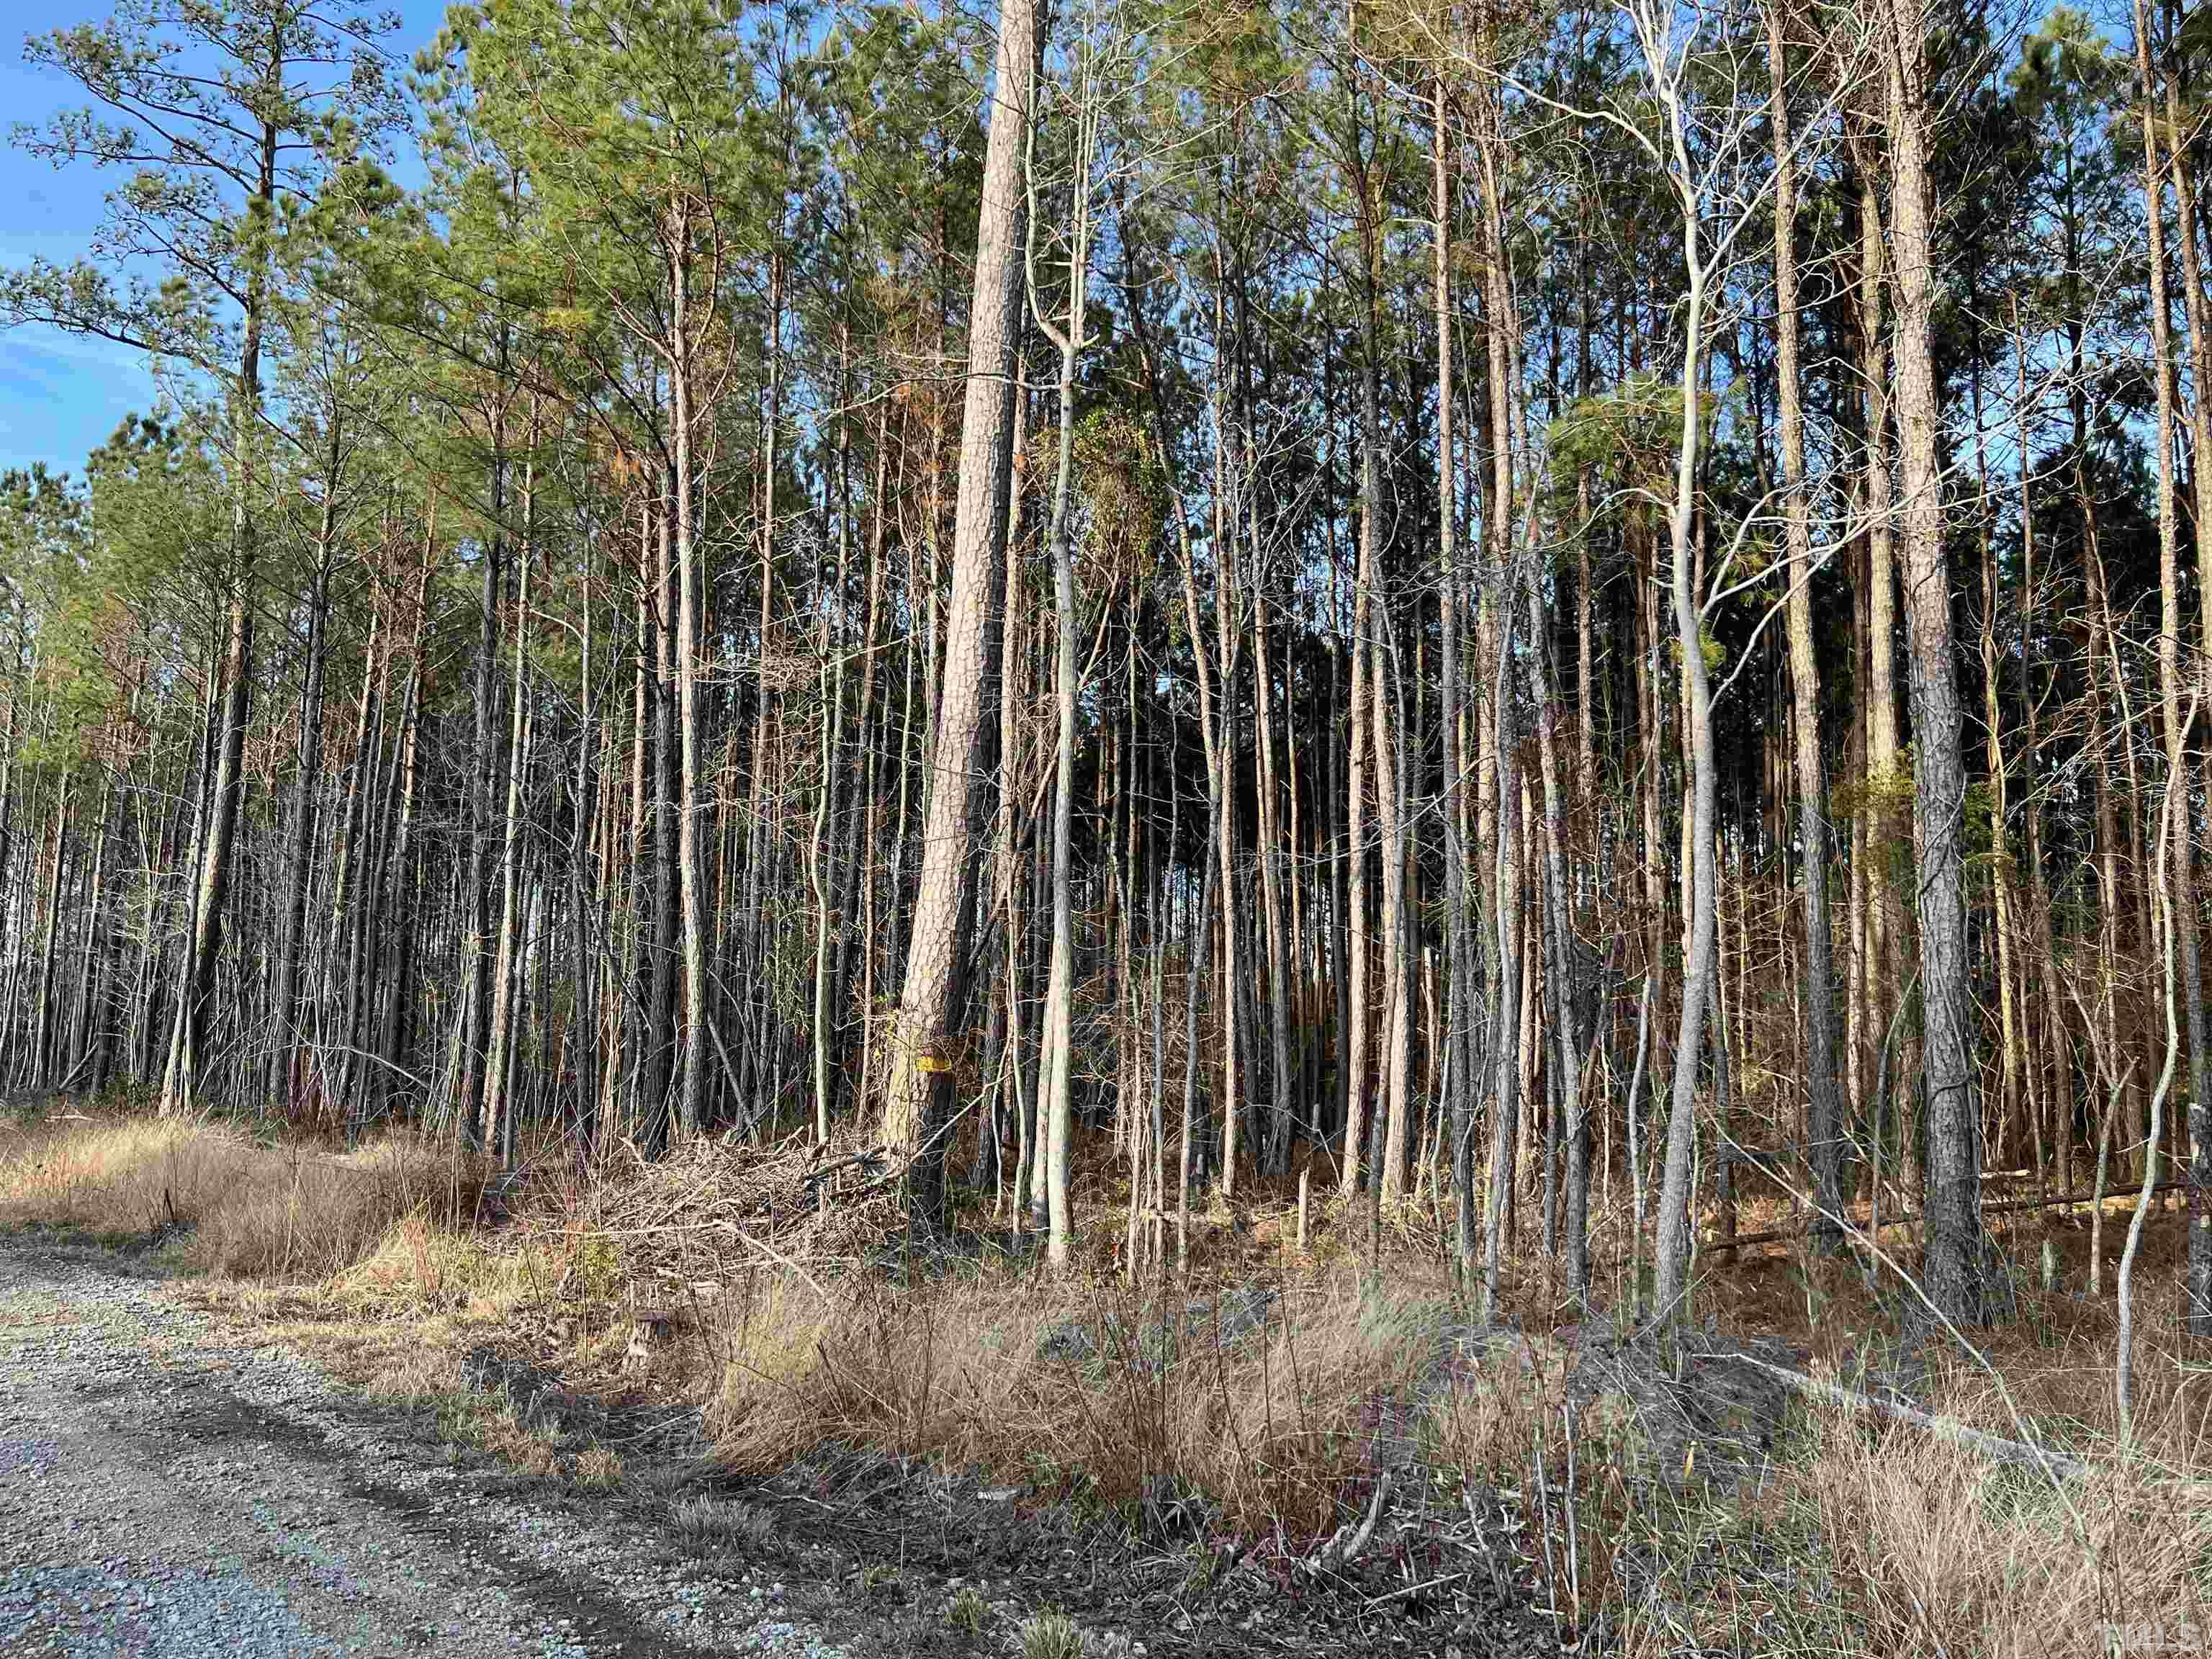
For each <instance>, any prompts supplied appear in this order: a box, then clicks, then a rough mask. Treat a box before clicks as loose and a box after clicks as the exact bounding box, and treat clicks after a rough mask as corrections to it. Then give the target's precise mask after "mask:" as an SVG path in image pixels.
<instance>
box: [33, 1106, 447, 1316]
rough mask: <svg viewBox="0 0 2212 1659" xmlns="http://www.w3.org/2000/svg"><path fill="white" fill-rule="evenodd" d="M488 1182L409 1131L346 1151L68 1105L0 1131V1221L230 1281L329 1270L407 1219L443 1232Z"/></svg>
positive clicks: (373, 1247) (367, 1251)
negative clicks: (157, 1257) (150, 1254)
mask: <svg viewBox="0 0 2212 1659" xmlns="http://www.w3.org/2000/svg"><path fill="white" fill-rule="evenodd" d="M482 1189H483V1176H482V1174H481V1172H480V1170H477V1167H476V1166H475V1164H473V1163H472V1162H471V1161H470V1160H467V1159H465V1158H457V1157H456V1156H455V1155H454V1154H453V1152H450V1151H447V1150H445V1149H442V1148H439V1147H436V1146H432V1145H431V1144H429V1143H428V1142H427V1141H423V1140H421V1139H417V1138H416V1137H415V1136H413V1135H411V1134H406V1133H393V1134H389V1135H386V1136H383V1137H381V1138H380V1139H376V1140H374V1141H372V1142H369V1143H368V1144H367V1145H365V1146H361V1147H358V1148H356V1149H354V1150H352V1151H349V1152H343V1151H337V1150H333V1149H330V1148H325V1147H317V1146H304V1145H301V1146H270V1145H267V1144H265V1143H263V1142H259V1141H257V1140H255V1139H252V1138H251V1137H249V1136H248V1135H247V1134H246V1133H244V1132H243V1131H241V1130H240V1129H237V1128H234V1127H231V1126H228V1125H226V1124H223V1123H221V1122H216V1121H204V1120H196V1119H185V1118H179V1119H160V1118H146V1117H134V1116H110V1115H88V1114H83V1113H75V1112H73V1113H69V1114H65V1115H49V1116H46V1117H41V1118H37V1119H33V1120H30V1121H24V1122H20V1123H16V1124H13V1125H9V1126H8V1127H4V1128H0V1226H18V1227H20V1226H25V1225H41V1226H49V1227H60V1228H67V1229H70V1230H73V1231H79V1232H82V1233H86V1234H89V1235H92V1236H94V1237H100V1238H104V1239H107V1240H111V1241H115V1242H139V1243H160V1244H161V1245H163V1246H164V1248H166V1249H167V1250H168V1251H169V1252H170V1253H171V1255H172V1257H173V1260H175V1261H176V1262H177V1263H178V1265H179V1266H180V1267H185V1268H186V1269H188V1270H189V1271H191V1272H194V1273H203V1274H208V1275H212V1276H220V1277H225V1278H234V1279H281V1280H317V1279H325V1278H328V1277H329V1276H331V1275H332V1274H334V1273H339V1272H342V1271H343V1270H344V1269H346V1268H348V1267H352V1266H354V1265H355V1264H356V1263H357V1262H359V1261H362V1260H364V1259H366V1258H367V1257H368V1256H370V1255H373V1254H374V1253H375V1252H376V1251H377V1250H378V1249H380V1248H381V1247H382V1246H383V1244H384V1243H385V1242H386V1238H387V1237H388V1236H389V1235H390V1234H391V1233H392V1230H393V1229H394V1228H395V1227H397V1226H398V1225H401V1224H402V1223H403V1222H406V1221H409V1220H410V1219H412V1220H415V1221H417V1222H419V1223H421V1224H422V1225H427V1226H428V1227H431V1228H434V1229H437V1230H441V1231H452V1230H453V1229H454V1228H455V1227H456V1226H458V1225H460V1224H461V1223H462V1222H463V1221H464V1220H465V1218H467V1217H468V1216H469V1215H470V1214H471V1212H473V1211H474V1209H475V1207H476V1205H477V1198H478V1195H479V1194H480V1193H481V1191H482Z"/></svg>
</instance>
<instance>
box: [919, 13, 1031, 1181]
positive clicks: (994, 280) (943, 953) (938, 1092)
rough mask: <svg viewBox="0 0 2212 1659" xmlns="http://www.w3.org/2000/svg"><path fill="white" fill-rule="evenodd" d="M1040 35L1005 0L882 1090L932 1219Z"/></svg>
mask: <svg viewBox="0 0 2212 1659" xmlns="http://www.w3.org/2000/svg"><path fill="white" fill-rule="evenodd" d="M1036 38H1037V14H1036V6H1035V3H1034V0H1005V3H1004V4H1003V5H1002V7H1001V8H1000V15H999V43H998V54H997V67H996V72H995V76H994V91H993V94H992V112H991V125H990V134H989V137H988V139H987V142H986V145H985V149H984V159H983V185H982V208H981V221H980V223H979V226H978V229H977V235H976V249H975V298H974V303H973V306H972V308H971V311H970V313H969V340H968V385H967V395H966V406H965V411H964V421H963V426H962V428H961V435H960V483H959V492H958V495H957V501H956V505H955V507H954V513H953V555H952V603H951V611H950V612H949V613H948V616H947V618H946V625H945V632H946V649H945V688H944V694H943V696H942V698H941V699H940V707H939V718H938V722H937V725H938V732H937V742H936V744H935V746H934V750H933V762H934V764H933V781H932V787H931V790H930V799H929V812H928V823H927V831H926V833H925V835H924V837H923V848H922V864H921V884H920V886H919V888H918V890H917V891H916V895H915V919H914V927H913V930H912V933H911V936H910V943H909V945H908V952H907V969H906V983H905V987H904V988H903V990H902V992H901V994H900V997H899V1008H898V1012H897V1015H896V1019H897V1029H896V1032H895V1033H894V1036H893V1040H892V1042H891V1044H890V1058H889V1062H888V1065H887V1066H886V1079H885V1083H884V1116H883V1133H884V1141H885V1142H886V1143H887V1144H888V1145H889V1146H890V1147H891V1149H892V1151H893V1152H894V1155H896V1156H897V1157H898V1158H901V1159H902V1160H903V1163H904V1169H905V1173H904V1175H903V1176H902V1188H903V1191H904V1196H905V1199H906V1201H907V1205H908V1212H909V1213H910V1214H913V1215H915V1217H917V1218H921V1219H924V1220H929V1219H933V1218H936V1217H937V1216H939V1215H940V1214H941V1213H942V1212H943V1207H944V1167H945V1164H944V1158H945V1149H944V1146H943V1144H942V1134H941V1132H942V1129H943V1127H944V1125H945V1119H946V1117H947V1115H948V1110H947V1109H948V1108H949V1106H950V1104H951V1094H952V1066H953V1063H954V1060H955V1058H956V1055H957V1049H958V1046H959V1043H960V1041H961V1038H962V1036H963V1034H964V1031H965V1028H966V1024H967V1012H968V978H969V965H968V954H969V939H970V936H971V934H972V933H973V931H974V927H975V878H976V865H977V863H978V861H979V858H980V854H981V847H982V836H983V828H984V811H983V808H984V806H985V804H986V799H987V788H988V782H989V780H988V778H987V771H986V768H985V766H984V764H983V763H984V761H985V760H986V758H987V752H988V747H989V738H990V732H989V729H988V728H989V721H990V714H991V712H992V710H991V706H990V705H991V696H990V693H991V690H992V689H993V683H994V678H995V675H996V672H997V666H998V664H997V658H998V635H997V630H996V629H994V628H993V627H992V625H991V623H992V617H991V605H992V599H993V594H994V589H995V588H996V587H997V586H998V577H999V561H1000V558H1002V557H1003V556H1005V553H1006V546H1005V542H1006V495H1007V491H1008V489H1009V488H1010V486H1011V483H1012V462H1013V456H1012V449H1013V445H1012V436H1013V412H1014V411H1013V400H1014V375H1013V370H1014V362H1015V349H1016V344H1017V336H1018V330H1019V324H1020V318H1021V305H1022V258H1021V252H1022V246H1023V240H1024V236H1023V232H1024V222H1025V219H1026V197H1027V192H1026V191H1025V189H1024V183H1023V175H1024V167H1023V158H1024V150H1025V148H1026V138H1027V128H1028V123H1029V120H1030V81H1031V76H1032V74H1033V70H1034V65H1035V62H1036Z"/></svg>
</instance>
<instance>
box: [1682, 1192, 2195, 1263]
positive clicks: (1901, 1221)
mask: <svg viewBox="0 0 2212 1659" xmlns="http://www.w3.org/2000/svg"><path fill="white" fill-rule="evenodd" d="M2188 1185H2189V1183H2188V1182H2185V1181H2161V1182H2159V1183H2158V1186H2157V1188H2156V1189H2155V1190H2156V1191H2158V1192H2160V1193H2176V1192H2181V1191H2185V1189H2186V1188H2188ZM2131 1196H2133V1194H2127V1193H2107V1194H2106V1195H2105V1201H2106V1202H2107V1203H2110V1202H2112V1200H2115V1199H2119V1198H2126V1197H2131ZM2096 1201H2097V1195H2096V1194H2094V1193H2073V1194H2060V1195H2058V1196H2057V1197H2053V1198H2006V1199H1998V1200H1994V1201H1990V1200H1984V1203H1983V1205H1982V1213H1983V1214H1984V1215H2002V1214H2004V1213H2005V1212H2008V1211H2012V1210H2051V1209H2056V1208H2057V1207H2058V1206H2061V1205H2065V1204H2093V1203H2095V1202H2096ZM1847 1219H1848V1221H1849V1225H1850V1230H1851V1231H1853V1232H1864V1231H1866V1221H1865V1220H1864V1219H1863V1218H1860V1217H1857V1216H1851V1217H1850V1218H1847ZM1919 1219H1921V1218H1920V1217H1919V1216H1918V1215H1900V1216H1892V1217H1890V1218H1888V1219H1887V1220H1886V1221H1884V1222H1883V1223H1882V1224H1881V1225H1883V1226H1884V1227H1904V1226H1909V1225H1911V1224H1912V1223H1913V1222H1916V1221H1918V1220H1919ZM1809 1225H1810V1224H1809V1223H1806V1222H1799V1223H1798V1224H1796V1225H1794V1226H1789V1227H1773V1228H1770V1229H1768V1230H1767V1231H1765V1232H1759V1233H1738V1234H1736V1235H1735V1237H1733V1238H1727V1237H1721V1236H1719V1235H1717V1234H1716V1235H1715V1236H1714V1237H1711V1238H1709V1239H1707V1240H1706V1241H1705V1244H1706V1246H1707V1247H1708V1248H1711V1249H1741V1248H1743V1247H1744V1246H1746V1245H1748V1244H1780V1243H1784V1242H1786V1241H1788V1240H1790V1239H1793V1238H1802V1237H1805V1234H1806V1232H1807V1231H1808V1227H1809Z"/></svg>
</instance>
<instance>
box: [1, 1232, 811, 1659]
mask: <svg viewBox="0 0 2212 1659" xmlns="http://www.w3.org/2000/svg"><path fill="white" fill-rule="evenodd" d="M785 1601H786V1590H785V1586H784V1585H782V1584H781V1583H777V1582H775V1579H774V1578H773V1577H772V1576H771V1575H770V1574H769V1572H767V1571H756V1572H750V1573H749V1572H748V1571H746V1570H745V1568H744V1564H743V1563H742V1561H735V1560H732V1559H731V1558H729V1557H727V1556H719V1557H716V1558H714V1559H713V1560H712V1561H711V1562H710V1561H708V1560H705V1559H695V1558H691V1557H688V1556H686V1555H684V1553H681V1552H678V1551H674V1550H671V1548H670V1547H669V1545H668V1543H667V1541H666V1540H665V1538H663V1537H660V1536H657V1535H655V1534H653V1533H652V1532H650V1531H648V1530H647V1529H646V1528H642V1527H641V1526H638V1525H635V1524H634V1523H630V1522H624V1521H623V1520H621V1519H619V1518H615V1517H609V1516H590V1515H579V1514H577V1513H575V1512H574V1511H573V1510H571V1509H570V1508H568V1507H565V1506H562V1505H560V1504H556V1503H553V1502H550V1501H546V1500H544V1499H536V1500H533V1498H532V1497H531V1496H530V1495H529V1494H527V1493H521V1494H517V1493H515V1492H511V1491H507V1490H504V1489H503V1483H502V1482H501V1480H500V1478H499V1477H498V1476H497V1475H496V1474H493V1473H490V1472H485V1471H473V1470H469V1469H464V1468H454V1467H453V1466H452V1465H451V1464H450V1463H449V1462H448V1461H447V1459H446V1458H445V1456H444V1455H442V1454H441V1453H440V1452H439V1451H438V1449H436V1448H435V1447H431V1446H428V1445H425V1444H422V1443H418V1442H416V1441H415V1440H413V1439H411V1438H410V1437H406V1436H404V1435H399V1434H396V1433H394V1432H393V1431H391V1430H390V1429H389V1428H388V1427H386V1426H381V1425H378V1424H377V1423H376V1422H374V1420H373V1419H364V1417H363V1415H362V1412H361V1409H360V1407H358V1406H357V1405H352V1406H349V1405H348V1403H347V1402H345V1401H343V1399H342V1397H341V1396H339V1395H337V1394H335V1393H334V1391H333V1389H332V1388H331V1384H330V1383H329V1382H328V1380H327V1379H326V1378H325V1377H324V1376H322V1375H321V1374H320V1373H319V1371H318V1370H316V1368H315V1367H314V1366H313V1364H310V1363H308V1362H307V1361H306V1360H304V1359H302V1358H299V1357H298V1356H296V1355H294V1354H291V1353H289V1352H285V1351H283V1350H282V1349H279V1348H274V1347H267V1346H261V1347H256V1346H241V1344H240V1339H238V1338H237V1337H236V1336H235V1335H233V1334H226V1333H223V1332H221V1331H219V1330H217V1329H216V1328H215V1327H214V1326H213V1324H212V1323H211V1322H210V1321H209V1320H207V1319H206V1318H204V1317H203V1316H200V1315H198V1314H196V1313H194V1312H193V1311H191V1310H188V1309H186V1308H184V1307H181V1306H179V1304H177V1303H176V1302H175V1301H173V1299H172V1298H171V1297H169V1296H168V1295H167V1294H166V1293H165V1291H163V1289H162V1287H161V1285H160V1284H159V1282H158V1281H155V1280H152V1279H143V1278H137V1277H132V1276H130V1275H128V1274H126V1273H119V1272H118V1270H117V1268H116V1267H114V1265H112V1263H110V1262H108V1261H103V1260H101V1259H100V1258H98V1257H96V1256H91V1255H87V1254H86V1253H84V1252H82V1251H72V1250H70V1249H66V1248H64V1247H58V1246H54V1245H51V1244H45V1243H34V1242H31V1241H27V1240H25V1239H21V1238H0V1654H4V1655H9V1656H14V1655H18V1654H25V1655H27V1654H69V1655H79V1654H84V1655H90V1654H100V1655H149V1656H150V1655H159V1656H164V1659H170V1656H174V1659H186V1656H194V1659H197V1656H202V1655H209V1656H214V1655H221V1656H226V1659H228V1656H240V1659H258V1656H264V1655H265V1656H278V1655H282V1656H286V1659H291V1656H297V1655H308V1654H318V1655H319V1654H331V1655H340V1654H342V1655H349V1656H354V1655H359V1656H372V1655H393V1656H397V1655H421V1654H436V1655H453V1656H458V1659H479V1656H490V1655H499V1654H532V1655H558V1656H564V1659H565V1656H585V1655H592V1656H598V1655H611V1654H623V1655H638V1656H673V1655H686V1654H695V1653H700V1652H715V1653H757V1654H775V1655H780V1656H786V1659H844V1652H845V1650H842V1649H841V1648H839V1647H837V1646H835V1645H832V1644H829V1642H828V1641H827V1640H826V1639H825V1638H824V1637H823V1634H822V1632H820V1630H819V1629H817V1628H816V1627H814V1626H811V1625H810V1624H808V1623H807V1622H806V1621H805V1620H804V1619H803V1618H802V1617H801V1616H800V1615H799V1614H798V1613H795V1612H793V1611H791V1610H789V1609H787V1607H786V1606H785V1605H784V1603H785Z"/></svg>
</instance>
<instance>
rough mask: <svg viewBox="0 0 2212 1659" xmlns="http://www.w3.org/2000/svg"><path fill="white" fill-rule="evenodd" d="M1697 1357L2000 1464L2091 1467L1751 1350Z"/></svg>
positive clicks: (2057, 1470)
mask: <svg viewBox="0 0 2212 1659" xmlns="http://www.w3.org/2000/svg"><path fill="white" fill-rule="evenodd" d="M1698 1357H1699V1358H1700V1359H1717V1360H1732V1361H1734V1362H1735V1363H1736V1364H1741V1365H1749V1366H1751V1367H1752V1368H1753V1369H1754V1370H1761V1371H1764V1372H1765V1373H1766V1374H1767V1375H1768V1376H1771V1377H1773V1378H1774V1379H1775V1380H1776V1381H1777V1382H1778V1383H1781V1384H1782V1385H1783V1386H1784V1387H1785V1388H1787V1389H1790V1390H1791V1391H1792V1392H1793V1393H1796V1394H1800V1395H1804V1396H1806V1397H1807V1398H1808V1399H1812V1400H1819V1401H1825V1402H1826V1404H1828V1405H1831V1406H1839V1407H1842V1408H1843V1409H1844V1410H1845V1411H1848V1412H1852V1413H1857V1414H1858V1415H1860V1416H1862V1417H1881V1418H1887V1419H1889V1420H1890V1421H1891V1422H1893V1423H1910V1424H1911V1425H1912V1426H1913V1427H1915V1428H1917V1429H1922V1430H1925V1431H1927V1432H1928V1433H1929V1434H1932V1435H1934V1436H1936V1437H1937V1438H1938V1439H1941V1440H1948V1441H1951V1442H1953V1443H1954V1444H1957V1445H1961V1446H1966V1447H1968V1448H1970V1449H1972V1450H1974V1451H1978V1452H1980V1453H1982V1454H1983V1455H1984V1456H1987V1457H1992V1458H1995V1459H1996V1461H1997V1462H2000V1463H2011V1464H2015V1465H2019V1466H2021V1467H2025V1468H2033V1469H2041V1470H2043V1471H2045V1473H2048V1474H2063V1475H2084V1474H2088V1472H2089V1466H2088V1465H2087V1463H2084V1462H2082V1461H2081V1459H2080V1458H2078V1457H2069V1456H2068V1455H2066V1454H2065V1453H2063V1452H2054V1451H2046V1450H2045V1449H2044V1448H2042V1447H2041V1446H2033V1445H2030V1444H2029V1443H2027V1441H2025V1440H2008V1439H2006V1438H2005V1437H2003V1436H2002V1435H1996V1434H1989V1433H1986V1432H1984V1431H1982V1430H1980V1429H1976V1428H1970V1427H1968V1426H1967V1425H1966V1424H1964V1423H1961V1422H1960V1421H1959V1420H1958V1419H1956V1418H1953V1417H1937V1416H1936V1415H1935V1414H1933V1413H1929V1412H1923V1411H1918V1410H1916V1409H1915V1408H1914V1407H1911V1406H1906V1405H1901V1404H1899V1402H1898V1401H1893V1400H1879V1399H1876V1398H1875V1396H1874V1395H1869V1394H1860V1393H1858V1392H1857V1391H1856V1390H1854V1389H1846V1388H1843V1387H1841V1386H1839V1385H1838V1384H1837V1383H1824V1382H1822V1381H1821V1380H1820V1378H1819V1377H1817V1376H1807V1375H1806V1374H1805V1373H1804V1372H1803V1371H1793V1370H1790V1368H1789V1367H1788V1366H1786V1365H1776V1364H1769V1363H1768V1362H1767V1361H1765V1360H1764V1359H1754V1358H1752V1357H1751V1356H1750V1355H1749V1354H1746V1353H1707V1354H1700V1355H1699V1356H1698Z"/></svg>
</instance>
